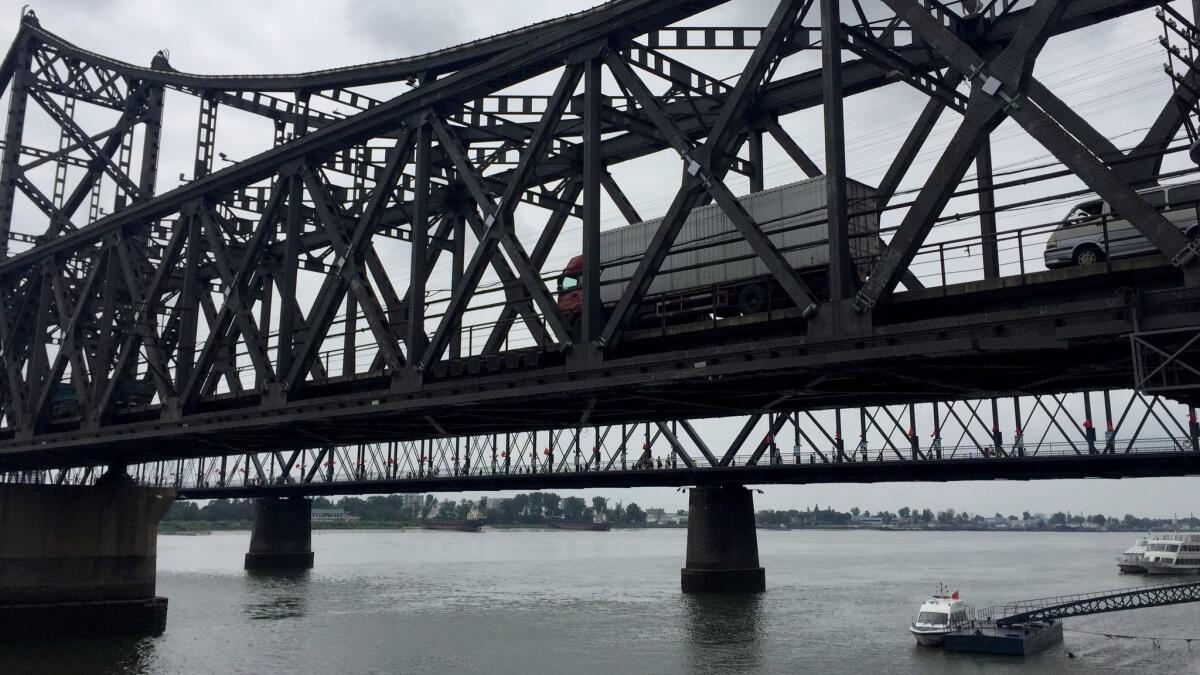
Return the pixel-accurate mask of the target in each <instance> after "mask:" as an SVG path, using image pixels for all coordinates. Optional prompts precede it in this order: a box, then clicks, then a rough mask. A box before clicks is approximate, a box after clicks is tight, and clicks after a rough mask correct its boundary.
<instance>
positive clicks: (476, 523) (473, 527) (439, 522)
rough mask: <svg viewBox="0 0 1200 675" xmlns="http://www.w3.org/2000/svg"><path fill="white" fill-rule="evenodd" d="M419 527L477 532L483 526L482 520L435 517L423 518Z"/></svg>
mask: <svg viewBox="0 0 1200 675" xmlns="http://www.w3.org/2000/svg"><path fill="white" fill-rule="evenodd" d="M421 527H422V528H424V529H426V530H449V531H451V532H478V531H479V530H481V529H482V528H483V521H482V520H474V519H467V520H451V519H447V518H435V519H433V520H424V521H422V522H421Z"/></svg>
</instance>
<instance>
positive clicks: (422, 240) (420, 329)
mask: <svg viewBox="0 0 1200 675" xmlns="http://www.w3.org/2000/svg"><path fill="white" fill-rule="evenodd" d="M432 153H433V127H431V126H430V125H429V124H428V123H425V124H422V125H421V126H420V127H418V128H417V145H416V152H415V155H414V158H413V159H414V161H415V163H416V164H415V167H414V172H415V180H414V181H413V191H414V192H415V196H414V199H415V200H416V203H415V205H414V207H413V216H412V242H411V247H410V258H409V271H408V335H407V337H406V342H407V343H408V362H409V363H410V364H417V363H420V362H421V358H422V357H423V356H424V355H425V346H426V344H427V342H428V337H427V336H426V335H425V282H426V279H427V278H428V276H429V274H428V273H427V272H426V270H425V266H426V263H427V260H426V249H427V248H428V246H429V174H430V170H431V167H430V163H431V161H432V159H431V155H432ZM480 245H481V246H482V245H483V244H482V243H480ZM464 311H465V308H464ZM459 330H461V323H460V328H459ZM455 332H457V331H455Z"/></svg>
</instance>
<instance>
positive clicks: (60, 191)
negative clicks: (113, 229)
mask: <svg viewBox="0 0 1200 675" xmlns="http://www.w3.org/2000/svg"><path fill="white" fill-rule="evenodd" d="M63 114H64V115H65V116H66V117H68V118H70V119H74V118H75V97H74V96H67V97H66V100H64V101H63ZM73 142H74V139H73V138H72V137H71V134H70V133H69V132H68V131H67V128H66V127H63V128H62V129H61V130H59V134H58V151H59V152H60V153H62V156H61V157H59V159H58V161H57V162H55V166H54V192H53V193H52V194H51V197H50V200H51V201H53V202H54V205H55V206H56V207H58V208H60V209H61V208H62V206H63V200H64V199H65V198H66V196H67V170H68V168H69V165H68V164H67V156H68V154H69V153H67V151H66V150H67V148H69V147H71V144H72V143H73Z"/></svg>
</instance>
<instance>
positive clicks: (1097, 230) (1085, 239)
mask: <svg viewBox="0 0 1200 675" xmlns="http://www.w3.org/2000/svg"><path fill="white" fill-rule="evenodd" d="M1138 194H1139V195H1141V196H1142V199H1144V200H1146V203H1147V204H1149V205H1150V206H1153V207H1154V208H1156V209H1158V210H1159V211H1161V212H1162V214H1163V215H1164V216H1166V218H1167V220H1169V221H1171V222H1173V223H1175V225H1176V226H1177V227H1179V229H1181V230H1183V231H1184V233H1185V234H1186V235H1187V236H1188V238H1190V239H1195V238H1196V237H1197V236H1200V225H1197V223H1198V222H1200V217H1198V214H1200V211H1198V207H1200V183H1185V184H1183V185H1170V186H1166V187H1154V188H1147V189H1144V190H1139V191H1138ZM1155 250H1156V249H1155V248H1154V245H1153V244H1151V243H1150V240H1149V239H1146V237H1145V236H1143V235H1142V233H1141V232H1139V231H1138V230H1137V228H1135V227H1134V226H1133V225H1131V224H1130V223H1129V221H1127V220H1123V219H1122V218H1121V216H1120V215H1119V214H1116V213H1113V212H1112V209H1111V208H1110V207H1109V205H1108V202H1105V201H1103V200H1099V199H1097V200H1094V201H1090V202H1084V203H1082V204H1077V205H1076V206H1075V208H1073V209H1071V213H1069V214H1068V215H1067V217H1066V218H1065V219H1064V220H1063V222H1062V224H1061V225H1059V226H1058V229H1056V230H1054V232H1053V233H1051V234H1050V240H1049V241H1047V242H1046V253H1045V260H1046V267H1049V268H1055V267H1069V266H1071V265H1091V264H1093V263H1098V262H1101V261H1103V260H1106V259H1112V260H1116V259H1119V258H1131V257H1133V256H1138V255H1146V254H1147V253H1154V252H1155Z"/></svg>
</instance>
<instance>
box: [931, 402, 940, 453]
mask: <svg viewBox="0 0 1200 675" xmlns="http://www.w3.org/2000/svg"><path fill="white" fill-rule="evenodd" d="M941 458H942V411H941V410H938V404H937V403H936V402H934V404H933V457H932V459H941Z"/></svg>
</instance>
